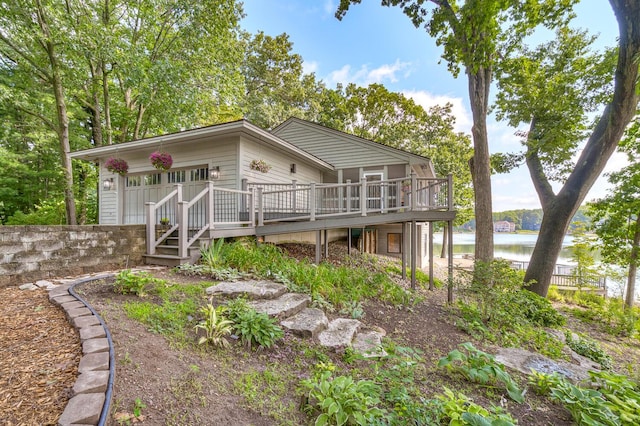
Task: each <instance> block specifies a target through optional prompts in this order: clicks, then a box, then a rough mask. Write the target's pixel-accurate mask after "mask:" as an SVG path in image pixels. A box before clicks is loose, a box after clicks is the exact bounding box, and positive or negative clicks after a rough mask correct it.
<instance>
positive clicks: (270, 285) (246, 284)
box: [207, 280, 287, 300]
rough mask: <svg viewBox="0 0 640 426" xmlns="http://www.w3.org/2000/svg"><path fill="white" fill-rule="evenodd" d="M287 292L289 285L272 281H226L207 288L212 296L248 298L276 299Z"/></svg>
mask: <svg viewBox="0 0 640 426" xmlns="http://www.w3.org/2000/svg"><path fill="white" fill-rule="evenodd" d="M286 292H287V287H285V286H284V285H282V284H278V283H274V282H272V281H253V280H252V281H235V282H231V281H225V282H221V283H218V284H216V285H214V286H211V287H209V288H207V294H208V295H210V296H223V297H227V298H234V297H242V296H244V297H247V298H248V299H252V300H255V299H275V298H277V297H280V296H282V295H283V294H285V293H286Z"/></svg>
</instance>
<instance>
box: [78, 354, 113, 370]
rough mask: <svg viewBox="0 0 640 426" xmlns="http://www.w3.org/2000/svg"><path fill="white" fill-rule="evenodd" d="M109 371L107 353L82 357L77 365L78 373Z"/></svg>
mask: <svg viewBox="0 0 640 426" xmlns="http://www.w3.org/2000/svg"><path fill="white" fill-rule="evenodd" d="M105 370H109V353H108V352H97V353H93V354H87V355H83V356H82V358H80V364H79V365H78V373H84V372H86V371H105Z"/></svg>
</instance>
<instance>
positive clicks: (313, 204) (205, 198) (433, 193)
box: [145, 174, 455, 259]
mask: <svg viewBox="0 0 640 426" xmlns="http://www.w3.org/2000/svg"><path fill="white" fill-rule="evenodd" d="M243 186H244V187H245V188H244V189H241V190H236V189H228V188H221V187H216V186H215V185H214V183H213V182H207V184H206V187H205V188H204V190H202V191H201V192H200V193H199V194H198V195H196V196H195V197H194V198H193V199H191V200H184V199H183V194H182V186H181V185H179V184H177V185H175V188H174V190H173V191H172V192H171V193H169V194H168V195H167V196H166V197H165V198H163V199H162V200H160V201H159V202H157V203H147V204H146V206H145V208H146V213H145V214H146V223H147V255H154V254H155V253H156V251H157V248H158V247H160V246H162V245H163V244H164V242H165V240H166V239H167V238H168V237H169V236H170V235H176V234H177V240H178V241H177V248H178V253H177V256H178V257H180V258H185V259H186V258H188V255H189V250H190V248H191V247H193V246H194V244H195V243H196V242H197V241H198V239H199V238H220V237H236V236H243V235H256V236H266V235H275V234H285V233H291V232H305V231H321V230H327V229H335V228H352V227H365V226H370V225H378V224H385V223H408V222H432V221H449V222H450V221H453V219H454V218H455V210H454V209H453V203H452V200H453V193H452V190H453V180H452V177H451V176H449V177H447V178H419V177H417V176H416V175H415V174H414V175H412V176H407V177H404V178H399V179H390V180H383V181H366V180H362V181H360V182H356V183H352V182H349V181H347V182H346V183H343V184H316V183H311V184H304V185H301V184H296V183H295V182H294V183H291V184H272V183H269V184H267V183H247V184H246V185H243ZM161 222H168V223H169V225H160V223H161Z"/></svg>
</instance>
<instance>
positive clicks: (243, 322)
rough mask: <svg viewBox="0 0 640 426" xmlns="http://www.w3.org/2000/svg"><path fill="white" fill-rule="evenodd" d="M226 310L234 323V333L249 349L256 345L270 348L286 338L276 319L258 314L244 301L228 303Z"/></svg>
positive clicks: (237, 300) (238, 300)
mask: <svg viewBox="0 0 640 426" xmlns="http://www.w3.org/2000/svg"><path fill="white" fill-rule="evenodd" d="M225 310H226V312H227V315H228V316H229V319H230V320H231V321H232V323H233V330H234V332H235V333H236V334H237V335H238V336H239V337H240V340H241V341H242V342H243V343H244V344H246V345H247V346H248V347H249V348H251V347H254V346H256V345H257V346H259V347H265V348H270V347H271V346H273V344H274V343H275V342H276V341H278V340H279V339H281V338H282V337H284V332H283V331H282V328H280V326H279V325H278V323H277V321H276V320H275V319H273V318H269V316H268V315H267V314H263V313H259V312H256V310H255V309H253V308H251V307H250V306H249V305H248V304H247V302H246V300H244V299H236V300H233V301H230V302H228V303H227V305H226V307H225Z"/></svg>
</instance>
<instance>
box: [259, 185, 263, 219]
mask: <svg viewBox="0 0 640 426" xmlns="http://www.w3.org/2000/svg"><path fill="white" fill-rule="evenodd" d="M258 226H264V206H263V196H262V187H258Z"/></svg>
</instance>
